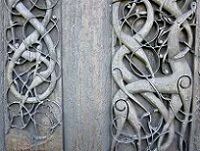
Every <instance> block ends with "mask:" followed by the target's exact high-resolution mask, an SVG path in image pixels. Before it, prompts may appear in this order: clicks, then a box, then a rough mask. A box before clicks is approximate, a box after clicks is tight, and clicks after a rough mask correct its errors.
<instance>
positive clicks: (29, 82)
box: [5, 0, 61, 140]
mask: <svg viewBox="0 0 200 151" xmlns="http://www.w3.org/2000/svg"><path fill="white" fill-rule="evenodd" d="M56 4H57V1H51V0H45V1H40V0H30V1H23V0H7V1H5V6H7V9H8V11H9V13H10V15H9V18H8V21H9V26H8V27H7V29H6V42H7V43H6V44H7V54H8V60H7V67H6V69H7V72H6V77H7V83H8V84H7V85H8V91H7V104H8V114H9V117H8V119H9V125H10V128H17V129H21V130H24V129H27V128H30V125H33V129H34V130H33V131H34V133H33V136H34V139H44V140H45V139H47V138H48V137H49V135H51V134H52V133H53V131H54V130H55V128H56V127H57V126H59V125H60V123H61V121H60V120H61V119H60V115H61V108H60V105H59V104H58V102H57V101H53V100H51V98H49V96H50V95H51V94H52V93H53V92H54V90H55V87H56V83H57V80H58V79H59V61H57V52H56V51H57V45H58V42H59V40H58V39H59V37H58V32H59V31H58V27H57V22H58V19H57V17H56V16H55V15H53V13H54V11H53V9H54V7H55V6H56ZM52 35H53V36H52ZM56 37H57V39H56ZM42 120H45V121H42ZM47 123H48V124H47ZM46 124H47V125H46ZM42 127H45V128H46V127H48V128H47V131H42V130H41V129H42Z"/></svg>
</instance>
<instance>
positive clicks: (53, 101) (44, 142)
mask: <svg viewBox="0 0 200 151" xmlns="http://www.w3.org/2000/svg"><path fill="white" fill-rule="evenodd" d="M2 1H4V0H2ZM6 2H8V1H6ZM10 2H11V1H10ZM13 2H14V1H13ZM16 2H17V5H16V7H17V6H18V12H19V13H20V15H21V20H20V19H19V18H18V21H19V22H20V21H22V24H23V21H24V20H28V21H29V20H30V19H27V18H26V17H27V16H26V14H28V13H27V12H29V10H28V9H27V8H25V7H19V6H23V3H26V4H27V3H28V2H30V1H19V2H18V1H16ZM40 2H41V3H43V2H44V5H42V6H43V7H45V6H46V4H45V3H46V2H47V1H40ZM48 2H52V1H48ZM19 3H20V4H19ZM41 3H40V4H41ZM48 4H49V3H48ZM29 5H30V3H29ZM25 6H26V5H25ZM26 7H27V6H26ZM60 7H61V1H60V0H59V1H58V3H57V5H55V7H53V8H52V14H51V13H50V14H51V15H50V16H48V17H49V19H51V20H54V21H55V22H57V19H58V22H57V26H58V30H59V31H60V30H61V20H60V18H61V17H60V16H61V9H60ZM0 8H1V6H0ZM21 8H22V9H21ZM49 9H51V7H47V9H45V11H48V10H49ZM25 11H26V13H24V12H25ZM30 11H31V10H30ZM40 11H41V10H38V9H37V10H36V11H35V12H34V13H33V14H34V15H37V16H39V15H38V14H39V13H40ZM30 13H32V12H30ZM30 13H29V15H30ZM45 13H46V12H45ZM43 14H44V13H43ZM10 15H11V14H10V13H9V10H8V9H6V7H5V6H4V15H3V16H4V23H3V24H4V25H3V29H4V30H3V31H5V29H7V28H8V27H9V26H11V25H10V24H11V19H10ZM0 16H2V15H0ZM13 16H14V15H13ZM13 16H12V17H13ZM14 17H16V16H14ZM14 17H13V18H14ZM45 17H46V16H45ZM45 17H44V18H45ZM34 19H35V20H37V19H38V18H37V17H36V18H34ZM49 19H48V20H49ZM40 21H41V20H39V22H40ZM36 22H37V21H36ZM39 22H37V23H38V25H39V28H35V32H34V31H32V32H31V33H28V34H26V36H27V37H28V36H30V35H31V34H32V35H34V36H35V37H34V36H32V37H31V38H30V39H31V40H33V41H34V40H36V39H39V38H38V36H37V35H38V33H40V32H39V31H36V30H38V29H39V30H40V29H43V28H45V31H47V27H46V25H41V24H40V23H39ZM48 23H49V24H48V25H49V27H48V30H49V28H50V27H52V26H53V25H52V23H51V22H50V21H48ZM0 27H1V26H0ZM33 27H34V26H33ZM37 27H38V26H37ZM24 28H26V27H25V26H24ZM16 30H17V29H16ZM18 30H20V29H18ZM52 31H54V34H52V33H50V32H49V31H48V32H47V34H49V37H50V38H49V39H50V40H49V41H50V42H51V41H52V43H53V44H52V45H53V47H54V46H55V43H56V42H57V40H58V39H59V40H60V39H61V38H60V33H59V34H57V30H56V29H55V26H54V28H53V29H52ZM59 31H58V32H59ZM40 34H41V33H40ZM45 34H46V33H45ZM2 36H3V37H4V48H7V47H8V45H7V43H6V39H5V37H6V33H5V32H4V33H2ZM44 36H45V35H44ZM27 37H25V38H24V39H21V40H24V41H25V40H26V41H27ZM36 37H37V38H36ZM18 38H21V37H20V36H19V37H18ZM43 38H44V37H43ZM1 39H2V38H1ZM33 43H35V41H34V42H33ZM20 45H23V43H20ZM28 45H32V44H31V43H29V44H28ZM45 45H48V44H43V49H42V50H41V51H43V52H44V51H45V50H46V51H48V52H49V49H48V50H47V48H45ZM27 50H28V48H27ZM6 51H7V49H4V51H3V52H4V54H6V53H7V52H6ZM16 51H17V50H16ZM55 51H56V55H54V56H53V57H54V59H57V63H58V64H56V67H55V70H56V74H58V77H60V76H59V73H58V72H59V68H60V67H59V65H60V64H61V51H62V50H61V42H60V41H59V42H58V45H57V46H56V48H55ZM49 56H50V57H51V59H52V56H51V54H50V55H49ZM31 57H34V55H33V56H31ZM55 57H56V58H55ZM3 59H4V62H6V61H7V66H6V65H5V63H4V64H3V63H2V64H0V71H1V72H2V71H3V68H5V72H4V73H3V74H4V75H5V76H4V77H3V76H2V75H3V74H2V75H1V73H0V82H1V81H2V79H1V78H4V81H5V82H4V83H3V86H2V87H1V85H0V96H1V88H4V90H5V91H6V90H7V89H9V87H10V85H9V84H8V76H7V75H8V74H7V72H6V71H7V70H8V64H9V61H8V60H6V59H7V58H5V56H4V55H1V56H0V62H1V61H2V60H3ZM49 60H50V59H49ZM49 64H50V63H49ZM26 65H27V67H29V64H26ZM1 66H2V70H1ZM19 68H20V67H19ZM21 68H24V67H21ZM53 72H54V71H53ZM51 73H52V72H51ZM56 76H57V75H56ZM53 77H55V76H50V77H49V80H50V82H51V83H54V81H55V83H56V84H55V87H54V89H53V90H52V91H49V92H50V93H49V95H47V96H46V97H45V98H43V99H41V100H40V101H41V102H43V103H42V104H43V105H44V106H43V107H44V108H43V107H42V108H40V109H37V110H38V111H39V110H40V111H41V110H42V112H43V114H40V115H39V114H38V115H36V114H35V115H33V114H34V113H33V114H32V113H31V112H32V111H31V112H30V113H31V114H32V118H35V121H36V123H37V125H42V126H40V127H39V128H38V129H37V132H36V130H35V129H34V126H33V125H32V124H33V123H34V122H32V121H31V122H29V123H28V126H26V127H25V128H21V129H20V128H13V127H11V126H10V125H11V122H10V119H9V118H8V117H9V116H8V115H9V111H8V112H6V113H4V110H7V109H8V104H9V103H8V102H9V101H10V100H9V99H10V98H9V97H8V96H9V95H10V94H12V93H6V94H4V103H5V105H4V106H2V105H1V104H0V110H1V108H3V107H4V108H3V109H2V110H1V111H2V112H1V113H4V114H5V116H4V117H5V122H3V124H4V123H5V128H4V129H2V130H1V126H2V125H3V124H1V120H2V119H3V118H1V113H0V141H1V139H4V136H3V137H1V136H2V135H1V133H2V134H3V133H4V132H6V135H5V149H6V150H7V151H21V150H34V151H41V150H43V151H62V150H63V141H62V140H63V138H62V136H63V135H62V124H61V120H62V119H61V117H62V111H61V110H62V109H61V108H62V87H61V86H62V83H61V82H62V79H61V78H58V77H56V78H57V79H56V78H53ZM47 81H48V80H47ZM52 81H53V82H52ZM50 82H49V83H50ZM0 84H1V83H0ZM41 85H42V84H41ZM41 85H40V86H41ZM49 85H50V84H49ZM41 87H44V89H45V88H46V87H45V86H44V85H42V86H41ZM41 87H40V89H41V91H43V90H42V89H43V88H41ZM38 89H39V88H38ZM5 91H4V92H5ZM43 92H44V91H43ZM13 98H14V97H13ZM19 100H20V99H18V101H19ZM47 100H48V101H47ZM0 103H1V102H0ZM6 103H7V104H6ZM38 103H39V102H35V103H34V104H38ZM44 103H47V104H50V105H49V106H48V107H47V105H46V106H45V104H44ZM40 107H41V106H40ZM16 110H17V108H16ZM38 111H36V112H38ZM40 111H39V112H40ZM36 112H35V113H36ZM39 112H38V113H39ZM52 114H53V115H52ZM45 115H46V116H49V117H50V118H51V120H52V121H51V122H50V120H49V119H48V118H46V116H45ZM36 118H37V119H36ZM52 125H53V126H52ZM50 126H51V127H50ZM38 132H39V133H38ZM43 136H44V137H43ZM1 143H4V142H3V141H1V142H0V151H2V150H1V147H2V146H3V145H2V146H1Z"/></svg>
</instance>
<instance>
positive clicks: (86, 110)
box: [62, 0, 112, 151]
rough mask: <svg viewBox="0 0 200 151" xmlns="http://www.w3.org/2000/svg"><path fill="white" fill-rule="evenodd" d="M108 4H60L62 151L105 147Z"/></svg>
mask: <svg viewBox="0 0 200 151" xmlns="http://www.w3.org/2000/svg"><path fill="white" fill-rule="evenodd" d="M110 3H111V2H110V1H109V0H108V1H107V0H106V1H105V0H76V1H75V0H67V1H63V4H62V18H63V21H62V29H63V31H62V38H63V50H62V52H63V55H62V59H63V64H62V67H63V77H64V78H63V98H64V100H63V102H64V135H65V141H64V145H65V150H66V151H107V150H109V148H110V100H111V72H110V69H111V68H110V64H111V63H110V62H111V52H112V50H111V41H112V38H111V37H112V29H111V19H110V14H111V11H110V10H111V8H110Z"/></svg>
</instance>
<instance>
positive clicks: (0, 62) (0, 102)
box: [0, 0, 5, 151]
mask: <svg viewBox="0 0 200 151" xmlns="http://www.w3.org/2000/svg"><path fill="white" fill-rule="evenodd" d="M0 10H3V11H1V12H0V151H4V150H5V145H4V144H5V139H4V136H5V135H4V55H5V54H4V47H3V46H4V45H3V43H4V41H3V33H4V30H3V20H4V18H3V12H4V7H3V0H0Z"/></svg>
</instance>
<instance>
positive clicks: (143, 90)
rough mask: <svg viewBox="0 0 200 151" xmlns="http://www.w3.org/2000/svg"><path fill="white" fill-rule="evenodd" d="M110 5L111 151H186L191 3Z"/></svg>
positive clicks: (144, 0)
mask: <svg viewBox="0 0 200 151" xmlns="http://www.w3.org/2000/svg"><path fill="white" fill-rule="evenodd" d="M112 6H113V12H112V15H113V17H112V22H113V29H114V32H115V37H116V38H115V39H116V40H115V41H114V55H113V60H112V74H113V78H114V81H115V84H116V85H117V92H116V93H115V95H114V97H113V100H112V125H113V126H112V136H113V141H112V146H111V150H112V151H114V150H115V151H122V150H126V151H133V150H134V151H143V150H146V151H147V150H148V151H169V150H170V151H178V150H179V151H188V150H189V142H190V134H191V122H192V120H193V115H195V114H193V113H195V111H194V107H192V106H193V96H194V93H193V90H194V84H195V82H197V81H196V80H195V81H194V79H195V78H196V77H195V76H194V75H196V72H197V70H196V69H195V70H194V64H195V63H194V60H195V56H196V55H195V54H196V52H195V30H196V29H195V27H196V19H195V11H196V7H197V3H196V2H195V1H193V0H185V1H174V0H152V1H149V0H130V1H116V2H113V4H112ZM195 68H196V67H195ZM197 92H199V91H197ZM194 102H195V101H194ZM192 137H193V135H192V136H191V138H192ZM196 139H197V138H196ZM197 142H198V143H197V144H199V140H198V141H197ZM197 150H198V149H197ZM191 151H192V150H191Z"/></svg>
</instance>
